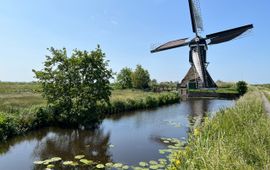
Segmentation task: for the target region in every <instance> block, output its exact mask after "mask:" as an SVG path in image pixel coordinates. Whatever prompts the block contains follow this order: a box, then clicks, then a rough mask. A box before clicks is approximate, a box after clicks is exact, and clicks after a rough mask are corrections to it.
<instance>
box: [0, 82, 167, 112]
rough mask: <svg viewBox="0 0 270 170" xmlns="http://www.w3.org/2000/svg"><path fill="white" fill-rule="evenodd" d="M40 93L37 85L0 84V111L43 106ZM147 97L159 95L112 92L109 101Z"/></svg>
mask: <svg viewBox="0 0 270 170" xmlns="http://www.w3.org/2000/svg"><path fill="white" fill-rule="evenodd" d="M40 91H41V87H40V85H39V84H37V83H13V82H0V111H2V112H7V113H18V112H20V110H23V109H30V108H31V107H35V106H39V105H45V104H46V100H45V99H43V98H42V95H41V93H40ZM161 94H165V93H161ZM147 96H151V97H158V96H159V93H153V92H145V91H142V90H113V91H112V95H111V97H110V100H111V102H114V101H127V100H131V99H136V100H141V99H145V98H146V97H147Z"/></svg>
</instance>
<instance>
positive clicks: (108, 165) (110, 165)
mask: <svg viewBox="0 0 270 170" xmlns="http://www.w3.org/2000/svg"><path fill="white" fill-rule="evenodd" d="M105 166H107V167H112V166H113V163H112V162H108V163H106V164H105Z"/></svg>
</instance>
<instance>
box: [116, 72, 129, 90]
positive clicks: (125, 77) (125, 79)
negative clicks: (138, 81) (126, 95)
mask: <svg viewBox="0 0 270 170" xmlns="http://www.w3.org/2000/svg"><path fill="white" fill-rule="evenodd" d="M131 75H132V70H131V69H130V68H127V67H125V68H123V69H122V70H121V71H120V72H119V73H118V74H117V78H116V83H117V84H118V85H119V86H120V88H121V89H130V88H132V78H131Z"/></svg>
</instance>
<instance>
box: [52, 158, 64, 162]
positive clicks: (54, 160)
mask: <svg viewBox="0 0 270 170" xmlns="http://www.w3.org/2000/svg"><path fill="white" fill-rule="evenodd" d="M61 160H62V158H60V157H53V158H51V159H50V161H51V162H58V161H61Z"/></svg>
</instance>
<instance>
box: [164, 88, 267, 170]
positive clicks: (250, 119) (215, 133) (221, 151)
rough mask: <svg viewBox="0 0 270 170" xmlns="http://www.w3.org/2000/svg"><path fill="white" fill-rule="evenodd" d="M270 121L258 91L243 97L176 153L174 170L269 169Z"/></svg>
mask: <svg viewBox="0 0 270 170" xmlns="http://www.w3.org/2000/svg"><path fill="white" fill-rule="evenodd" d="M269 127H270V120H269V118H268V117H267V114H266V113H265V111H264V108H263V103H262V98H261V95H260V93H259V91H258V90H252V91H250V92H248V93H247V94H246V95H245V96H244V97H241V98H240V99H239V100H238V101H237V103H236V106H235V107H233V108H229V109H226V110H221V111H220V112H219V113H217V114H216V116H215V117H214V118H213V119H211V120H209V118H205V120H204V123H203V124H202V125H201V126H200V127H198V128H196V129H194V131H193V135H191V137H190V139H189V141H188V145H187V146H186V147H185V149H183V150H179V151H177V152H175V153H173V154H172V159H171V161H172V162H171V165H170V168H169V169H171V170H174V169H267V168H269V166H270V157H269V155H270V129H269Z"/></svg>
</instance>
